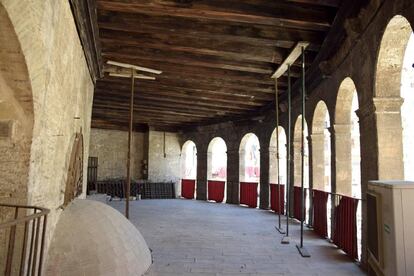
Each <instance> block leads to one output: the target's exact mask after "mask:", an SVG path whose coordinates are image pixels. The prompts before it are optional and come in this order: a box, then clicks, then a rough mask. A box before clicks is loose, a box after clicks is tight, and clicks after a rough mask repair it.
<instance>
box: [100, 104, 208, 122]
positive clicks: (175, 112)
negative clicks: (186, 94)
mask: <svg viewBox="0 0 414 276" xmlns="http://www.w3.org/2000/svg"><path fill="white" fill-rule="evenodd" d="M134 108H135V106H134ZM138 108H139V109H138ZM95 109H96V110H103V111H105V110H120V109H124V110H127V108H126V107H125V106H111V105H108V104H105V103H102V104H101V103H95V104H94V107H93V110H95ZM137 112H145V113H159V114H166V115H169V116H187V117H194V118H209V116H210V114H209V113H208V112H204V111H198V112H192V111H186V110H179V111H178V110H171V109H169V108H165V107H148V106H137Z"/></svg>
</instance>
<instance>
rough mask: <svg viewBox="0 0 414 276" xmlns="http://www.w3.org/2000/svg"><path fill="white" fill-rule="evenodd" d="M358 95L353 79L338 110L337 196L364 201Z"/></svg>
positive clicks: (341, 93)
mask: <svg viewBox="0 0 414 276" xmlns="http://www.w3.org/2000/svg"><path fill="white" fill-rule="evenodd" d="M358 108H359V104H358V94H357V90H356V87H355V84H354V82H353V81H352V79H351V78H345V79H344V80H343V81H342V83H341V85H340V87H339V91H338V96H337V102H336V109H335V125H334V129H335V153H336V193H338V194H341V195H345V196H350V197H355V198H361V192H362V189H361V149H360V133H359V120H358V116H357V114H356V111H357V110H358ZM356 223H357V240H358V256H360V254H361V235H362V232H361V227H362V215H361V204H358V209H357V222H356Z"/></svg>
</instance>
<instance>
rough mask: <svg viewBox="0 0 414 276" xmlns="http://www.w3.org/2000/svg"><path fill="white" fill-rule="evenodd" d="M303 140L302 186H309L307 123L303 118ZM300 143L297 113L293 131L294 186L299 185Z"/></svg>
mask: <svg viewBox="0 0 414 276" xmlns="http://www.w3.org/2000/svg"><path fill="white" fill-rule="evenodd" d="M304 131H305V135H304V136H305V140H304V154H305V157H304V164H305V168H304V187H305V188H307V187H309V145H308V139H307V138H308V135H309V132H308V123H307V121H306V119H305V129H304ZM301 144H302V115H299V116H298V117H297V119H296V122H295V128H294V132H293V173H294V175H293V181H294V182H293V184H294V186H301V174H302V172H301V170H302V163H301Z"/></svg>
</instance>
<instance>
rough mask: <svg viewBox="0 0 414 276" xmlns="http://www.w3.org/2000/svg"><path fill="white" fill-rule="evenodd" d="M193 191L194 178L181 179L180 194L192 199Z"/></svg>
mask: <svg viewBox="0 0 414 276" xmlns="http://www.w3.org/2000/svg"><path fill="white" fill-rule="evenodd" d="M194 191H195V180H194V179H181V196H182V197H184V198H186V199H193V198H194Z"/></svg>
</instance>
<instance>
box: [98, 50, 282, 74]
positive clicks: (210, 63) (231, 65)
mask: <svg viewBox="0 0 414 276" xmlns="http://www.w3.org/2000/svg"><path fill="white" fill-rule="evenodd" d="M151 52H153V51H148V50H145V49H136V53H134V51H133V50H132V51H127V50H124V49H120V50H116V51H111V52H110V51H102V57H104V58H105V59H113V60H118V59H126V60H131V62H133V60H136V59H141V60H148V61H152V62H154V63H157V62H163V61H165V62H170V63H180V57H179V56H178V55H176V56H174V54H173V53H171V55H168V54H165V53H162V52H158V53H151ZM181 64H184V65H185V66H199V67H207V68H219V69H226V70H233V71H241V72H249V73H258V74H271V73H272V71H273V70H274V69H273V65H272V64H271V63H267V64H266V63H261V64H255V63H253V62H243V63H240V62H234V61H231V60H225V61H223V60H220V59H213V58H209V59H208V60H207V59H204V58H202V57H189V56H187V55H186V56H181Z"/></svg>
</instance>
